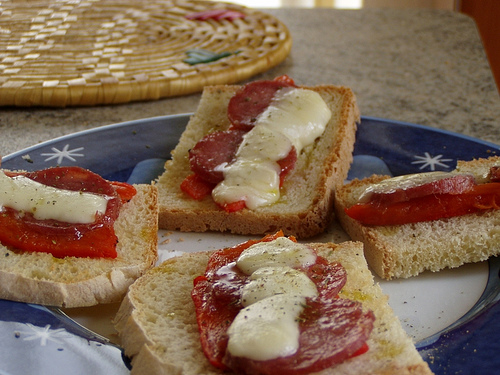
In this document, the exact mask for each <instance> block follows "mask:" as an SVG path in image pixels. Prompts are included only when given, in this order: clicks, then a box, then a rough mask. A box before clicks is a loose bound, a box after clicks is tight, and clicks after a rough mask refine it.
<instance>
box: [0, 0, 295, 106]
mask: <svg viewBox="0 0 500 375" xmlns="http://www.w3.org/2000/svg"><path fill="white" fill-rule="evenodd" d="M291 45H292V40H291V36H290V33H289V31H288V29H287V28H286V26H285V25H284V24H283V23H281V22H280V21H279V20H277V19H276V18H274V17H272V16H270V15H268V14H265V13H263V12H260V11H257V10H253V9H249V8H245V7H242V6H238V5H234V4H224V3H217V2H208V1H175V0H172V1H168V0H155V1H149V0H57V1H53V0H52V1H49V0H46V1H37V0H11V1H1V2H0V105H2V106H7V105H8V106H53V107H64V106H90V105H99V104H115V103H127V102H131V101H141V100H154V99H159V98H165V97H170V96H178V95H185V94H189V93H193V92H198V91H200V90H201V89H202V88H203V86H205V85H213V84H230V83H235V82H239V81H242V80H245V79H247V78H249V77H251V76H253V75H255V74H258V73H261V72H263V71H265V70H268V69H269V68H271V67H273V66H275V65H277V64H279V63H280V62H282V61H283V60H284V59H285V58H286V56H287V55H288V53H289V52H290V49H291Z"/></svg>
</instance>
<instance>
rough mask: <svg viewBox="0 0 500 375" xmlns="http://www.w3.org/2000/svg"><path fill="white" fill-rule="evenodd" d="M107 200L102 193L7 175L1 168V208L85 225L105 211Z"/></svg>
mask: <svg viewBox="0 0 500 375" xmlns="http://www.w3.org/2000/svg"><path fill="white" fill-rule="evenodd" d="M107 204H108V199H107V198H106V197H103V196H101V195H97V194H92V193H85V192H79V191H70V190H63V189H57V188H54V187H52V186H47V185H43V184H40V183H39V182H36V181H33V180H31V179H29V178H27V177H24V176H16V177H12V178H11V177H8V176H6V175H5V173H3V172H2V171H0V209H1V208H2V207H9V208H12V209H15V210H17V211H20V212H31V213H32V214H33V216H34V217H35V219H38V220H48V219H54V220H58V221H62V222H67V223H75V224H87V223H92V222H94V221H95V219H96V214H97V213H104V212H106V207H107Z"/></svg>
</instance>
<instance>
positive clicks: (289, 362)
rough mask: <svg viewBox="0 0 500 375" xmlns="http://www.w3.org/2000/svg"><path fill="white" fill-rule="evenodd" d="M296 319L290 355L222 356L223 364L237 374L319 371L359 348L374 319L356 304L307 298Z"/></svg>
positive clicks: (291, 374)
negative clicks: (295, 342) (297, 332)
mask: <svg viewBox="0 0 500 375" xmlns="http://www.w3.org/2000/svg"><path fill="white" fill-rule="evenodd" d="M299 319H300V324H299V327H300V338H299V349H298V351H297V352H296V353H295V354H294V355H292V356H289V357H279V358H276V359H272V360H268V361H255V360H251V359H248V358H241V357H232V356H231V355H230V353H226V356H225V358H224V362H225V363H226V364H227V365H228V367H230V368H231V369H232V370H234V371H235V372H236V373H241V374H269V375H302V374H310V373H313V372H317V371H321V370H323V369H325V368H329V367H332V366H333V365H335V364H339V363H342V362H343V361H345V360H347V359H349V358H351V357H352V356H353V355H355V354H356V352H358V350H360V349H362V348H363V346H364V345H365V343H366V340H368V338H369V336H370V333H371V331H372V329H373V322H374V320H375V317H374V315H373V312H371V311H368V312H364V311H363V309H362V306H361V304H360V303H359V302H355V301H351V300H347V299H342V298H337V299H333V300H326V299H309V298H308V299H307V306H306V307H305V309H304V311H303V313H302V314H301V316H300V317H299ZM318 321H321V324H318Z"/></svg>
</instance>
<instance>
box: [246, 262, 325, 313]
mask: <svg viewBox="0 0 500 375" xmlns="http://www.w3.org/2000/svg"><path fill="white" fill-rule="evenodd" d="M250 280H251V281H250V282H249V283H248V284H246V285H245V286H244V287H243V289H242V293H241V303H242V305H243V306H245V307H246V306H249V305H251V304H253V303H256V302H258V301H260V300H263V299H264V298H267V297H271V296H274V295H276V294H289V295H300V296H303V297H311V298H314V297H316V296H318V289H317V288H316V285H315V284H314V283H313V282H312V281H311V279H310V278H309V277H307V275H306V274H305V273H304V272H300V271H297V270H296V269H293V268H291V267H287V266H284V267H262V268H259V269H258V270H257V271H255V272H254V273H252V275H251V276H250Z"/></svg>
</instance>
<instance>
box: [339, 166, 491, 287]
mask: <svg viewBox="0 0 500 375" xmlns="http://www.w3.org/2000/svg"><path fill="white" fill-rule="evenodd" d="M493 165H500V157H490V158H488V159H474V160H471V161H459V162H457V169H456V170H457V171H459V172H465V173H472V174H473V175H474V176H475V178H476V181H477V182H478V183H485V182H488V179H487V175H488V171H489V168H490V167H491V166H493ZM387 178H389V176H371V177H369V178H366V179H363V180H353V181H351V182H350V183H349V184H347V185H345V186H343V187H342V188H340V189H338V190H337V193H336V201H335V211H336V217H337V218H338V220H339V222H340V224H341V226H342V227H343V228H344V230H345V231H346V232H347V233H348V234H349V236H350V237H351V239H353V240H356V241H362V242H363V243H364V246H365V256H366V259H367V261H368V264H369V265H370V267H371V268H372V269H373V271H375V273H376V274H377V275H378V276H380V277H382V278H384V279H387V280H390V279H395V278H408V277H412V276H416V275H418V274H420V273H422V272H424V271H426V270H430V271H433V272H437V271H439V270H442V269H444V268H455V267H459V266H461V265H463V264H466V263H472V262H479V261H483V260H486V259H488V258H489V257H490V256H494V255H498V254H500V210H489V211H485V212H481V213H475V214H468V215H464V216H459V217H452V218H449V219H441V220H434V221H431V222H423V223H413V224H405V225H393V226H365V225H362V224H361V223H359V222H358V221H357V220H354V219H352V218H350V217H349V216H347V215H346V214H345V211H344V209H345V208H348V207H351V206H352V205H354V204H355V203H356V202H357V200H358V198H359V196H360V195H361V193H362V192H363V191H364V190H365V189H366V188H367V187H368V186H369V185H371V184H374V183H377V182H379V181H381V180H384V179H387Z"/></svg>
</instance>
